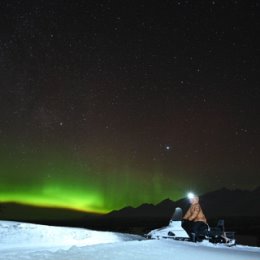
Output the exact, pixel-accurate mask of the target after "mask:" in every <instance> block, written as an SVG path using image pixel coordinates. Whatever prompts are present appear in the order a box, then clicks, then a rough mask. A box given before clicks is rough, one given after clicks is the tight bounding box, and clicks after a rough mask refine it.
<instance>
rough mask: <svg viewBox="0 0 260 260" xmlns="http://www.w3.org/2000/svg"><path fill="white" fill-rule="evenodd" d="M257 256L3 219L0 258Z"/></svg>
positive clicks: (250, 251)
mask: <svg viewBox="0 0 260 260" xmlns="http://www.w3.org/2000/svg"><path fill="white" fill-rule="evenodd" d="M102 259H113V260H130V259H131V260H139V259H140V260H145V259H147V260H148V259H149V260H160V259H163V260H167V259H172V260H181V259H182V260H186V259H192V260H198V259H203V260H207V259H209V260H224V259H225V260H227V259H230V260H235V259H236V260H240V259H241V260H242V259H243V260H257V259H260V248H258V247H247V246H235V247H232V248H226V247H224V246H220V245H212V244H210V243H208V242H202V243H191V242H180V241H174V240H141V239H140V237H139V236H136V235H130V234H122V233H115V232H101V231H92V230H88V229H80V228H65V227H51V226H44V225H34V224H26V223H18V222H8V221H0V260H102Z"/></svg>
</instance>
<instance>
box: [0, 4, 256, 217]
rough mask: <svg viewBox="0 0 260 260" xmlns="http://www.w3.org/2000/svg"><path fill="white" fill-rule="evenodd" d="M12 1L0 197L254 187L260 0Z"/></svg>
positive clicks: (101, 206)
mask: <svg viewBox="0 0 260 260" xmlns="http://www.w3.org/2000/svg"><path fill="white" fill-rule="evenodd" d="M14 2H16V3H11V2H10V1H7V0H4V1H1V7H2V8H1V11H0V12H1V13H0V19H1V23H0V24H1V26H2V27H1V30H2V34H1V39H0V202H10V201H13V202H19V203H25V204H32V205H36V206H52V207H65V208H72V209H78V210H83V211H91V212H99V213H105V212H108V211H110V210H114V209H119V208H122V207H125V206H138V205H140V204H142V203H158V202H160V201H161V200H163V199H166V198H171V199H173V200H176V199H179V198H182V197H183V196H185V194H186V192H187V191H188V190H190V189H191V190H193V191H195V192H197V193H203V192H207V191H211V190H214V189H218V188H221V187H224V186H225V187H227V188H234V189H235V188H241V189H244V188H245V189H253V188H255V187H257V186H259V184H260V177H259V176H260V175H259V168H260V162H259V156H260V149H259V147H260V139H259V136H260V133H259V129H260V124H259V104H260V102H259V96H260V93H259V84H260V81H259V75H260V73H259V62H258V61H259V59H258V58H259V55H258V54H259V52H257V51H258V46H260V43H259V42H258V41H259V40H257V39H256V37H255V36H256V35H258V33H257V29H256V28H257V24H258V22H257V15H256V14H257V9H258V8H259V6H258V5H257V4H250V3H244V2H243V1H231V0H230V1H225V2H223V3H217V1H198V2H196V3H192V2H191V1H163V3H162V2H161V1H145V0H140V1H123V2H124V3H123V4H122V3H121V4H119V3H116V2H115V1H81V0H78V1H57V0H53V1H25V2H23V1H21V2H20V1H14ZM257 53H258V54H257Z"/></svg>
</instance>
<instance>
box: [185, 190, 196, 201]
mask: <svg viewBox="0 0 260 260" xmlns="http://www.w3.org/2000/svg"><path fill="white" fill-rule="evenodd" d="M187 196H188V199H190V200H191V199H193V198H194V197H195V195H194V193H192V192H189V193H188V195H187Z"/></svg>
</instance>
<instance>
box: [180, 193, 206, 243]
mask: <svg viewBox="0 0 260 260" xmlns="http://www.w3.org/2000/svg"><path fill="white" fill-rule="evenodd" d="M190 203H191V206H190V208H189V209H188V211H187V212H186V214H185V215H184V217H183V219H182V227H183V229H184V230H185V231H186V232H187V234H188V235H189V237H190V239H191V240H192V241H194V242H196V241H201V239H202V238H203V233H204V232H205V230H207V229H208V224H207V219H206V217H205V215H204V214H203V211H202V209H201V206H200V204H199V197H198V196H195V195H192V196H191V197H190Z"/></svg>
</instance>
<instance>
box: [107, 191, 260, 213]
mask: <svg viewBox="0 0 260 260" xmlns="http://www.w3.org/2000/svg"><path fill="white" fill-rule="evenodd" d="M259 198H260V187H258V188H256V189H255V190H253V191H248V190H238V189H237V190H229V189H227V188H222V189H219V190H216V191H213V192H208V193H206V194H204V195H201V196H200V204H201V206H202V208H203V211H204V213H205V214H206V216H207V217H208V218H219V217H234V216H239V217H241V216H247V217H248V216H254V217H255V216H260V206H259V205H260V204H259ZM176 207H181V208H182V209H183V211H184V212H185V211H186V210H187V209H188V207H189V201H188V200H187V199H186V198H185V199H180V200H178V201H172V200H170V199H165V200H163V201H161V202H160V203H159V204H157V205H153V204H147V203H145V204H142V205H140V206H139V207H137V208H133V207H126V208H123V209H121V210H117V211H112V212H110V213H109V214H107V217H109V218H133V217H139V218H143V217H146V218H148V217H167V216H168V217H169V218H170V216H171V215H172V214H173V212H174V209H175V208H176Z"/></svg>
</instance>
